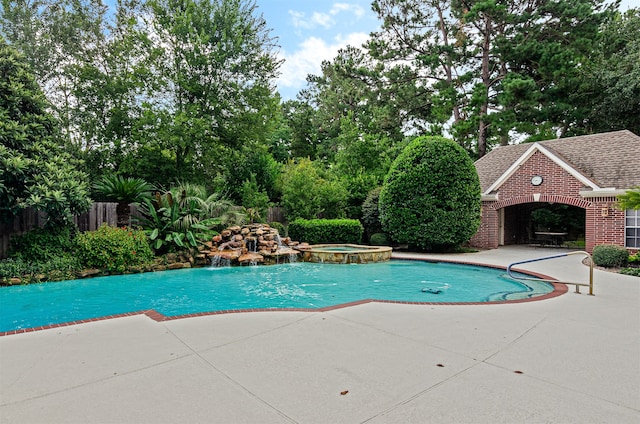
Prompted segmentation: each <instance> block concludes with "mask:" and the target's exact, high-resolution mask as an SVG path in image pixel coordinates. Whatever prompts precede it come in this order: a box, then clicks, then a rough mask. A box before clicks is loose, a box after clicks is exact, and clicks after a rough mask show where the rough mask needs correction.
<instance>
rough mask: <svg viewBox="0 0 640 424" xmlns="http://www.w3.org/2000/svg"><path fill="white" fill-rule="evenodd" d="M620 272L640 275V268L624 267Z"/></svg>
mask: <svg viewBox="0 0 640 424" xmlns="http://www.w3.org/2000/svg"><path fill="white" fill-rule="evenodd" d="M620 274H624V275H632V276H634V277H640V268H622V269H621V270H620Z"/></svg>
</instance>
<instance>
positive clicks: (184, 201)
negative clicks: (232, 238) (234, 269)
mask: <svg viewBox="0 0 640 424" xmlns="http://www.w3.org/2000/svg"><path fill="white" fill-rule="evenodd" d="M140 212H141V214H142V217H141V218H139V219H138V222H139V223H140V224H141V225H142V227H143V228H144V229H145V232H146V233H147V235H148V236H149V239H150V240H151V245H152V246H153V248H154V249H155V250H157V251H167V250H172V249H174V248H175V247H178V248H185V247H197V245H198V243H199V242H202V241H205V240H208V239H210V238H211V236H212V235H213V234H215V231H214V229H221V228H222V227H224V226H229V225H236V224H241V223H243V222H244V221H245V215H244V214H243V213H242V212H241V208H239V207H237V206H234V205H233V204H232V203H231V202H230V201H228V200H226V199H222V198H221V197H220V196H219V195H218V194H212V195H207V192H206V189H205V188H204V187H203V186H200V185H195V184H190V183H182V184H179V185H178V186H175V187H173V188H172V189H171V190H169V191H167V192H165V193H164V194H160V193H157V194H156V196H155V198H154V199H153V200H150V199H147V200H145V201H144V202H143V203H142V204H141V205H140Z"/></svg>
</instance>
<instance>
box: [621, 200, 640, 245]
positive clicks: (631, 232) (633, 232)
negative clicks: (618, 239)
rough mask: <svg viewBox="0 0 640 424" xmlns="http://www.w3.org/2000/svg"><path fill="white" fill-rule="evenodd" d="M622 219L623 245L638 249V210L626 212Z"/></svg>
mask: <svg viewBox="0 0 640 424" xmlns="http://www.w3.org/2000/svg"><path fill="white" fill-rule="evenodd" d="M624 218H625V220H624V234H625V237H624V245H625V246H626V247H640V209H635V210H634V209H628V210H626V211H625V213H624Z"/></svg>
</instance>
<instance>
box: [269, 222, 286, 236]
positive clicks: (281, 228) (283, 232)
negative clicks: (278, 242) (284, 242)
mask: <svg viewBox="0 0 640 424" xmlns="http://www.w3.org/2000/svg"><path fill="white" fill-rule="evenodd" d="M269 225H270V226H271V228H275V229H276V230H278V234H280V236H281V237H286V236H287V227H285V226H284V224H283V223H282V222H270V223H269Z"/></svg>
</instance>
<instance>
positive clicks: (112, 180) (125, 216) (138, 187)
mask: <svg viewBox="0 0 640 424" xmlns="http://www.w3.org/2000/svg"><path fill="white" fill-rule="evenodd" d="M93 189H94V190H95V191H96V192H97V193H99V194H101V195H103V196H104V197H105V198H107V199H109V200H111V201H114V202H117V203H118V206H116V215H117V216H118V217H117V221H118V227H127V226H129V218H130V215H131V212H130V209H129V204H130V203H140V202H142V201H144V199H148V198H150V197H151V192H152V191H153V190H154V187H153V185H151V184H149V183H148V182H146V181H145V180H143V179H141V178H131V177H128V178H125V177H123V176H121V175H106V176H104V177H102V179H101V180H100V181H98V182H97V183H95V184H94V185H93Z"/></svg>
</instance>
